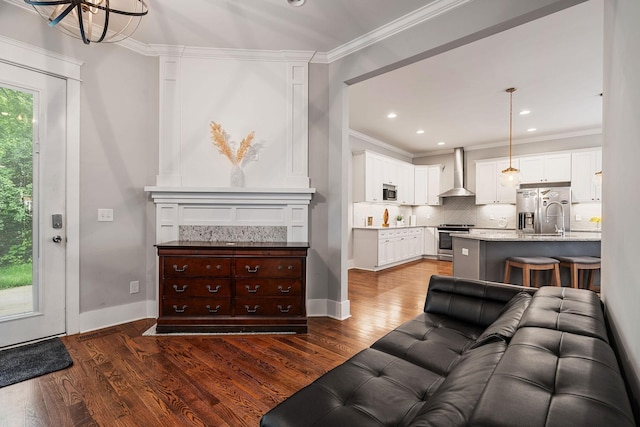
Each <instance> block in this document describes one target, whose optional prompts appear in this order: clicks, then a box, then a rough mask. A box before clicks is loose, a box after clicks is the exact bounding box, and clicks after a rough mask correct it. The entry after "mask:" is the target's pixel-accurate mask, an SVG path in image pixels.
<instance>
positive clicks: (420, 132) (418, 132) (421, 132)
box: [416, 129, 424, 135]
mask: <svg viewBox="0 0 640 427" xmlns="http://www.w3.org/2000/svg"><path fill="white" fill-rule="evenodd" d="M416 133H417V134H418V135H422V134H423V133H424V131H423V130H422V129H420V130H418V131H416Z"/></svg>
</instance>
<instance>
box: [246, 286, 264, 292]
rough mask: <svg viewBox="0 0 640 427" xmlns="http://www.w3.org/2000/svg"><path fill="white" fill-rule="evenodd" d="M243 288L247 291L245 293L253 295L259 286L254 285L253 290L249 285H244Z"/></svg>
mask: <svg viewBox="0 0 640 427" xmlns="http://www.w3.org/2000/svg"><path fill="white" fill-rule="evenodd" d="M244 287H245V288H246V289H247V292H249V293H250V294H255V293H256V292H258V289H260V285H256V287H255V288H253V289H251V286H249V285H245V286H244Z"/></svg>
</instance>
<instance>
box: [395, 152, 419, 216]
mask: <svg viewBox="0 0 640 427" xmlns="http://www.w3.org/2000/svg"><path fill="white" fill-rule="evenodd" d="M398 172H399V173H398V175H399V179H398V187H397V188H398V203H400V204H401V205H413V204H414V197H415V195H414V192H415V191H414V186H415V184H414V166H413V165H412V164H410V163H404V162H402V163H400V164H399V166H398Z"/></svg>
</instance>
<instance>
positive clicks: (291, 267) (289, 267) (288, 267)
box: [278, 265, 293, 270]
mask: <svg viewBox="0 0 640 427" xmlns="http://www.w3.org/2000/svg"><path fill="white" fill-rule="evenodd" d="M283 268H284V267H282V266H281V265H279V266H278V270H282V269H283ZM287 270H293V265H289V266H287Z"/></svg>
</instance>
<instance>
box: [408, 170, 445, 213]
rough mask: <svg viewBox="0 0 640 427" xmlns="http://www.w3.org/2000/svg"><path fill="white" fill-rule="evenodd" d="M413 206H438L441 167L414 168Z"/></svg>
mask: <svg viewBox="0 0 640 427" xmlns="http://www.w3.org/2000/svg"><path fill="white" fill-rule="evenodd" d="M414 171H415V175H414V177H415V179H414V182H415V192H414V194H415V198H414V204H415V205H433V206H436V205H439V204H440V198H439V197H438V194H440V173H441V165H431V166H415V168H414Z"/></svg>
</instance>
